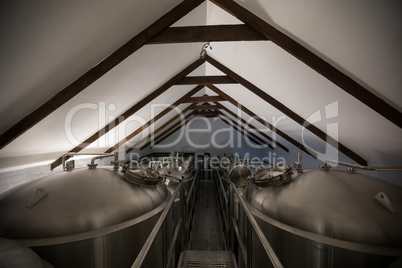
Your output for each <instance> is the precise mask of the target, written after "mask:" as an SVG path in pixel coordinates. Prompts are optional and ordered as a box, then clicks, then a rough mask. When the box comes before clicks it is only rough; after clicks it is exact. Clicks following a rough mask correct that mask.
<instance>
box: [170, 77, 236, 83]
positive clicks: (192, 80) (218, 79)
mask: <svg viewBox="0 0 402 268" xmlns="http://www.w3.org/2000/svg"><path fill="white" fill-rule="evenodd" d="M207 84H237V82H236V81H234V80H233V79H232V78H230V77H229V76H227V75H214V76H187V77H185V78H183V79H182V80H181V81H180V82H178V83H177V85H207Z"/></svg>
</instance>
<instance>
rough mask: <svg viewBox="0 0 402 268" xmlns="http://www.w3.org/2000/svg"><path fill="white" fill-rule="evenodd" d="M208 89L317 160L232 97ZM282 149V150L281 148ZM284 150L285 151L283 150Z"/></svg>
mask: <svg viewBox="0 0 402 268" xmlns="http://www.w3.org/2000/svg"><path fill="white" fill-rule="evenodd" d="M207 87H208V88H210V89H211V90H212V91H214V92H215V93H216V94H218V95H219V96H221V97H222V98H224V99H225V100H227V101H228V102H230V103H231V104H233V105H234V106H236V107H237V108H238V109H240V110H241V111H243V112H245V113H247V114H248V115H249V116H251V117H253V118H254V119H255V120H256V121H258V122H260V123H261V124H262V125H264V126H266V127H267V128H269V129H270V130H272V131H273V132H275V133H277V134H278V135H280V136H282V137H283V138H284V139H286V140H287V141H288V142H290V143H291V144H293V145H294V146H296V147H297V148H299V149H300V150H303V151H304V152H305V153H307V154H309V155H311V156H313V157H314V158H317V156H316V155H315V154H314V153H312V152H310V150H308V149H307V148H306V147H305V146H304V145H302V144H301V143H299V142H298V141H296V140H294V139H293V138H292V137H290V136H289V135H287V134H286V133H284V132H282V131H281V130H279V129H278V128H276V127H274V126H273V125H271V124H270V123H268V122H267V121H265V120H264V119H262V118H261V117H259V116H257V115H256V114H255V113H253V112H252V111H251V110H249V109H248V108H247V107H245V106H243V105H241V104H240V103H239V102H237V101H236V100H235V99H233V98H232V97H230V96H229V95H227V94H226V93H225V92H223V91H221V90H220V89H219V88H217V87H216V86H214V85H208V86H207ZM275 144H276V145H278V146H280V144H278V143H275ZM282 149H284V148H282ZM284 150H285V149H284Z"/></svg>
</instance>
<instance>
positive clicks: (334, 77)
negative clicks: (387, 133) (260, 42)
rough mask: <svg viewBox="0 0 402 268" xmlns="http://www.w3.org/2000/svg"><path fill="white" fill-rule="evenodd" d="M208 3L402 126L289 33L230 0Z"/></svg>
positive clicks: (396, 115)
mask: <svg viewBox="0 0 402 268" xmlns="http://www.w3.org/2000/svg"><path fill="white" fill-rule="evenodd" d="M211 2H213V3H214V4H216V5H218V6H219V7H221V8H222V9H224V10H226V11H227V12H229V13H230V14H232V15H233V16H235V17H236V18H238V19H239V20H241V21H242V22H244V23H245V24H246V25H248V26H249V27H250V28H252V29H254V30H255V31H256V32H258V33H260V34H262V35H264V36H265V37H266V38H268V39H269V40H271V41H272V42H274V43H275V44H277V45H278V46H280V47H281V48H283V49H284V50H286V51H287V52H289V53H290V54H291V55H293V56H294V57H296V58H297V59H299V60H300V61H302V62H304V63H305V64H306V65H308V66H309V67H311V68H312V69H314V70H315V71H317V72H318V73H320V74H321V75H323V76H324V77H326V78H327V79H328V80H330V81H331V82H333V83H334V84H336V85H337V86H339V87H340V88H341V89H343V90H344V91H346V92H347V93H349V94H350V95H352V96H353V97H355V98H356V99H358V100H359V101H361V102H363V103H364V104H366V105H367V106H368V107H370V108H371V109H373V110H374V111H376V112H377V113H379V114H381V115H382V116H384V117H385V118H387V119H388V120H389V121H391V122H392V123H394V124H395V125H397V126H399V127H400V128H402V113H401V112H399V111H398V110H397V109H396V108H394V107H392V106H391V105H390V104H388V103H387V102H385V101H384V100H382V99H381V98H379V97H377V96H376V95H374V94H373V93H371V92H370V91H369V90H367V89H366V88H364V87H363V86H362V85H360V84H359V83H357V82H356V81H354V80H353V79H352V78H350V77H349V76H347V75H346V74H344V73H343V72H341V71H340V70H338V69H337V68H335V67H334V66H332V65H331V64H329V63H328V62H326V61H325V60H323V59H322V58H320V57H319V56H317V55H316V54H314V53H313V52H311V51H310V50H308V49H307V48H305V47H304V46H302V45H301V44H299V43H298V42H296V41H295V40H293V39H292V38H290V37H289V36H287V35H285V34H284V33H282V32H281V31H279V30H277V29H276V28H274V27H273V26H271V25H270V24H268V23H267V22H266V21H264V20H262V19H260V18H259V17H257V16H256V15H254V14H253V13H251V12H250V11H248V10H247V9H245V8H244V7H242V6H241V5H239V4H238V3H236V2H235V1H233V0H211ZM352 159H353V158H352ZM353 160H355V161H356V162H358V163H359V164H362V165H367V161H365V160H363V159H353Z"/></svg>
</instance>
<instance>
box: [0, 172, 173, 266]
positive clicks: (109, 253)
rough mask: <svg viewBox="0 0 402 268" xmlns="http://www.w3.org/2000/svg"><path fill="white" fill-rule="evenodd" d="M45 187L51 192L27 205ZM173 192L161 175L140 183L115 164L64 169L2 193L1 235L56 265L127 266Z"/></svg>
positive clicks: (0, 203)
mask: <svg viewBox="0 0 402 268" xmlns="http://www.w3.org/2000/svg"><path fill="white" fill-rule="evenodd" d="M41 188H42V189H44V190H45V191H46V192H47V194H46V195H44V196H43V197H41V198H39V200H37V201H36V202H35V203H34V204H33V205H32V206H30V207H29V208H28V207H27V204H28V203H29V201H30V200H31V198H32V197H33V196H34V197H35V196H37V195H38V193H37V190H38V189H41ZM169 196H170V193H169V191H168V190H167V188H166V186H165V185H164V184H163V182H162V181H161V182H159V183H158V184H157V185H155V186H139V185H137V184H134V183H130V182H127V181H125V180H124V179H123V175H122V173H120V172H116V171H113V170H112V169H111V168H96V169H87V168H84V169H77V170H73V171H69V172H60V173H56V174H53V175H50V176H47V177H44V178H42V179H38V180H36V181H33V182H31V183H27V184H25V185H22V186H20V187H17V188H15V189H12V190H11V191H9V192H6V193H5V194H3V195H2V196H0V235H1V236H3V237H7V238H12V239H19V240H21V241H22V242H24V244H25V245H28V246H32V247H33V249H34V250H35V251H36V252H37V253H38V254H39V255H40V256H41V257H42V258H44V259H46V260H47V261H49V262H50V263H51V264H52V265H54V266H55V267H125V266H126V267H127V266H129V265H131V264H132V262H133V261H134V259H135V256H136V253H138V252H139V250H140V249H141V247H142V244H143V243H144V241H145V240H146V238H147V236H148V235H149V233H150V232H151V230H152V227H153V225H154V224H155V222H156V221H157V219H158V215H159V214H160V212H161V211H162V210H163V208H164V207H165V206H166V202H167V200H168V198H169ZM116 252H118V254H116Z"/></svg>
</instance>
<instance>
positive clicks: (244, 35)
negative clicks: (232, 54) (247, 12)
mask: <svg viewBox="0 0 402 268" xmlns="http://www.w3.org/2000/svg"><path fill="white" fill-rule="evenodd" d="M263 40H268V39H267V38H266V37H265V36H264V35H262V34H260V33H257V32H256V31H254V30H253V29H251V28H250V27H248V26H246V25H244V24H240V25H208V26H187V27H170V28H167V29H166V30H164V31H163V32H161V33H160V34H158V35H157V36H155V37H154V38H152V39H151V41H149V42H148V44H171V43H198V42H220V41H225V42H228V41H230V42H232V41H263Z"/></svg>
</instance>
